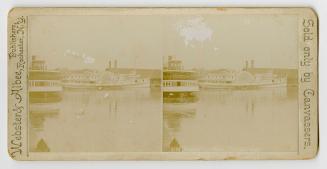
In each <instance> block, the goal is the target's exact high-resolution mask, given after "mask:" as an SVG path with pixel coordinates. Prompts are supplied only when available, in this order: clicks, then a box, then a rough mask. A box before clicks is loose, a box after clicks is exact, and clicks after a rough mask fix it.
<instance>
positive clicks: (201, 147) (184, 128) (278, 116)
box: [163, 87, 298, 151]
mask: <svg viewBox="0 0 327 169" xmlns="http://www.w3.org/2000/svg"><path fill="white" fill-rule="evenodd" d="M296 93H297V87H289V88H286V87H282V88H266V89H255V90H219V89H207V90H204V89H203V90H202V89H201V91H200V92H198V97H199V100H198V102H196V103H185V104H184V105H183V106H179V107H178V108H176V111H173V110H172V108H171V107H170V108H169V109H165V107H164V124H163V127H164V129H163V134H164V135H163V140H164V141H163V151H177V150H179V151H295V150H296V148H297V125H298V114H297V112H298V111H297V97H296ZM165 104H167V103H165ZM194 104H195V105H194ZM168 107H169V106H168ZM182 107H184V108H185V109H184V110H183V109H182ZM190 107H194V112H190V111H189V108H190ZM176 146H177V147H178V148H176Z"/></svg>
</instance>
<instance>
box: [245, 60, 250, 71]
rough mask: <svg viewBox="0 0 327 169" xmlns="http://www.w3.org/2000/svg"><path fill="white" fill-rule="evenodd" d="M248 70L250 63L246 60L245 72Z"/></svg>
mask: <svg viewBox="0 0 327 169" xmlns="http://www.w3.org/2000/svg"><path fill="white" fill-rule="evenodd" d="M248 68H249V61H248V60H246V61H245V70H247V69H248Z"/></svg>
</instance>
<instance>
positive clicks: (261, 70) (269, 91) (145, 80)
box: [8, 8, 318, 160]
mask: <svg viewBox="0 0 327 169" xmlns="http://www.w3.org/2000/svg"><path fill="white" fill-rule="evenodd" d="M8 19H9V22H8V23H9V30H8V38H9V39H8V58H9V61H8V66H9V69H8V70H9V72H8V80H9V83H8V84H9V91H8V106H9V109H8V115H9V117H8V128H9V129H8V132H9V135H8V142H9V144H8V151H9V154H10V156H11V157H12V158H14V159H18V160H217V159H224V160H230V159H232V160H234V159H310V158H314V157H315V156H316V154H317V151H318V108H317V105H318V95H317V92H318V86H317V81H318V72H317V50H318V47H317V42H318V40H317V34H318V32H317V31H318V28H317V16H316V14H315V13H314V11H313V10H312V9H310V8H15V9H14V10H12V11H11V12H10V13H9V18H8Z"/></svg>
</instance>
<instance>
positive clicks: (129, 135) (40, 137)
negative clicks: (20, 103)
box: [29, 88, 162, 152]
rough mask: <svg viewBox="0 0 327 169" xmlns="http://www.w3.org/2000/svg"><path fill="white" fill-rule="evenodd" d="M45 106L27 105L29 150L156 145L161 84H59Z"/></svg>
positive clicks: (157, 147)
mask: <svg viewBox="0 0 327 169" xmlns="http://www.w3.org/2000/svg"><path fill="white" fill-rule="evenodd" d="M34 105H36V104H35V103H31V104H30V106H34ZM50 106H51V104H48V105H43V108H44V109H43V110H44V111H39V113H38V114H35V113H33V112H31V111H30V118H31V120H30V123H31V125H30V131H31V132H30V136H29V137H30V149H31V151H51V152H74V151H79V152H89V151H96V152H101V151H102V152H105V151H106V152H110V151H161V142H160V140H161V138H162V135H161V133H160V132H158V131H161V128H162V125H161V121H162V111H161V92H160V88H135V89H128V90H64V91H63V92H62V101H61V102H60V105H59V106H58V107H59V108H60V109H59V110H58V112H57V113H55V114H54V113H50V114H48V113H47V112H46V111H48V110H49V107H50ZM149 126H151V127H149Z"/></svg>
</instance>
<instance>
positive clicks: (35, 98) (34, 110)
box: [28, 56, 62, 152]
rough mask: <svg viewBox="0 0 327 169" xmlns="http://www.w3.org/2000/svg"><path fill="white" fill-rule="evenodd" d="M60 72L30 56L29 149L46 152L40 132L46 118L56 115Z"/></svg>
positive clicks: (48, 149) (44, 142) (58, 107)
mask: <svg viewBox="0 0 327 169" xmlns="http://www.w3.org/2000/svg"><path fill="white" fill-rule="evenodd" d="M60 79H61V77H60V72H59V71H56V70H48V69H47V65H46V64H45V61H44V60H38V59H37V58H36V56H33V57H32V65H31V67H30V70H29V86H28V90H29V119H30V120H29V123H30V127H29V134H30V137H29V138H30V141H29V144H30V145H29V147H30V151H35V152H48V151H50V148H49V147H48V145H47V142H46V139H44V136H43V135H42V134H40V133H41V132H40V131H42V130H43V128H44V121H45V119H46V118H49V117H54V116H57V115H58V113H59V111H60V102H61V100H62V96H61V95H62V87H61V85H60Z"/></svg>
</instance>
